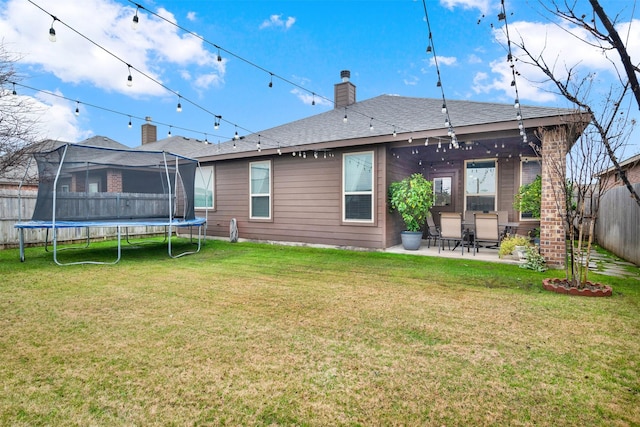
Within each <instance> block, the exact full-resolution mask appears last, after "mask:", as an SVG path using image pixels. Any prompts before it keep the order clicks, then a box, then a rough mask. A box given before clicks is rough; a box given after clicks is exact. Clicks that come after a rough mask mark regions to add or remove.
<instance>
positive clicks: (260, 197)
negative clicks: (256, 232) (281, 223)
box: [249, 160, 271, 219]
mask: <svg viewBox="0 0 640 427" xmlns="http://www.w3.org/2000/svg"><path fill="white" fill-rule="evenodd" d="M249 168H250V177H249V180H250V182H251V184H250V185H251V189H250V193H251V195H250V205H251V206H250V207H249V209H250V215H249V217H250V218H252V219H271V161H269V160H267V161H264V162H252V163H251V164H250V166H249Z"/></svg>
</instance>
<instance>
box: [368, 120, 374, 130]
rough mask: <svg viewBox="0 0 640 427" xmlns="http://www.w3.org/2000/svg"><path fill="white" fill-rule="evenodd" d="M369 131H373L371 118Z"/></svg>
mask: <svg viewBox="0 0 640 427" xmlns="http://www.w3.org/2000/svg"><path fill="white" fill-rule="evenodd" d="M369 131H371V132H373V119H370V120H369Z"/></svg>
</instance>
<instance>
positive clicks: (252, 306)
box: [0, 241, 640, 426]
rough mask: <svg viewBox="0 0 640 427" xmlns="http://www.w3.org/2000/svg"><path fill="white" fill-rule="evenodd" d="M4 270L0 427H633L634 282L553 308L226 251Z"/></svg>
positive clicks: (327, 259)
mask: <svg viewBox="0 0 640 427" xmlns="http://www.w3.org/2000/svg"><path fill="white" fill-rule="evenodd" d="M91 248H92V249H91V252H90V253H91V256H95V257H96V258H98V257H103V258H107V257H109V256H112V255H113V254H114V249H113V243H112V242H106V243H100V244H96V245H93V244H92V246H91ZM179 249H180V248H177V250H179ZM76 252H79V251H65V252H64V253H62V254H61V258H62V257H64V258H65V260H66V261H68V260H71V259H73V258H74V257H76V256H78V255H79V254H76ZM81 255H83V256H86V255H87V253H86V252H83V253H82V254H81ZM18 258H19V257H18V252H17V250H6V251H0V274H1V277H2V279H1V281H2V282H1V283H2V284H1V285H0V331H1V333H0V360H2V363H0V383H1V384H2V386H1V387H2V389H1V390H2V392H1V393H0V424H1V425H11V426H20V425H25V426H27V425H28V426H33V425H56V426H63V425H108V426H118V425H127V426H130V425H163V426H164V425H180V426H182V425H233V426H237V425H286V426H293V425H296V426H298V425H300V426H305V425H308V426H327V425H353V426H358V425H363V426H371V425H375V426H378V425H416V426H417V425H420V426H423V425H434V426H442V425H447V426H453V425H456V426H457V425H467V426H471V425H474V426H476V425H510V426H517V425H537V426H545V425H549V426H562V425H571V426H573V425H589V426H599V425H602V426H630V425H640V379H639V372H640V309H639V308H640V280H633V279H632V280H626V281H623V280H620V279H615V278H611V277H605V276H595V275H592V276H591V279H596V280H598V281H601V282H603V283H607V284H611V285H612V286H613V287H614V295H613V296H612V297H610V298H581V297H569V296H566V295H558V294H552V293H549V292H546V291H543V290H542V287H541V280H542V278H543V277H550V276H554V277H555V276H560V275H561V274H562V272H559V271H551V272H546V273H536V272H532V271H529V270H523V269H520V268H518V267H517V266H513V265H502V264H490V263H483V262H479V261H474V260H470V259H468V258H465V259H463V260H462V259H461V260H456V259H438V258H429V257H421V256H411V255H397V254H386V253H378V252H355V251H346V250H331V249H314V248H302V247H286V246H274V245H266V244H254V243H237V244H231V243H228V242H224V241H208V242H207V243H206V245H205V247H204V248H203V250H202V252H200V253H199V254H196V255H192V256H187V257H183V258H179V259H170V258H169V257H167V256H166V247H165V246H145V247H141V248H126V249H123V255H122V260H121V261H120V263H119V264H117V265H112V266H101V265H78V266H69V267H59V266H56V265H55V264H54V263H53V260H52V257H51V254H50V253H46V252H45V251H44V250H43V249H42V248H30V249H27V252H26V258H27V260H26V262H25V263H20V262H19V260H18Z"/></svg>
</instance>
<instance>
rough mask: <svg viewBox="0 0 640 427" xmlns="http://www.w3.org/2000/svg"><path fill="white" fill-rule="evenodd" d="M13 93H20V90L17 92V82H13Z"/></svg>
mask: <svg viewBox="0 0 640 427" xmlns="http://www.w3.org/2000/svg"><path fill="white" fill-rule="evenodd" d="M12 94H13V95H17V94H18V92H16V84H15V83H13V92H12Z"/></svg>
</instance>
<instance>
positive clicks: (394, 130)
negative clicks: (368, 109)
mask: <svg viewBox="0 0 640 427" xmlns="http://www.w3.org/2000/svg"><path fill="white" fill-rule="evenodd" d="M397 135H398V133H397V132H396V127H395V126H394V127H393V136H394V137H396V136H397Z"/></svg>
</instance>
